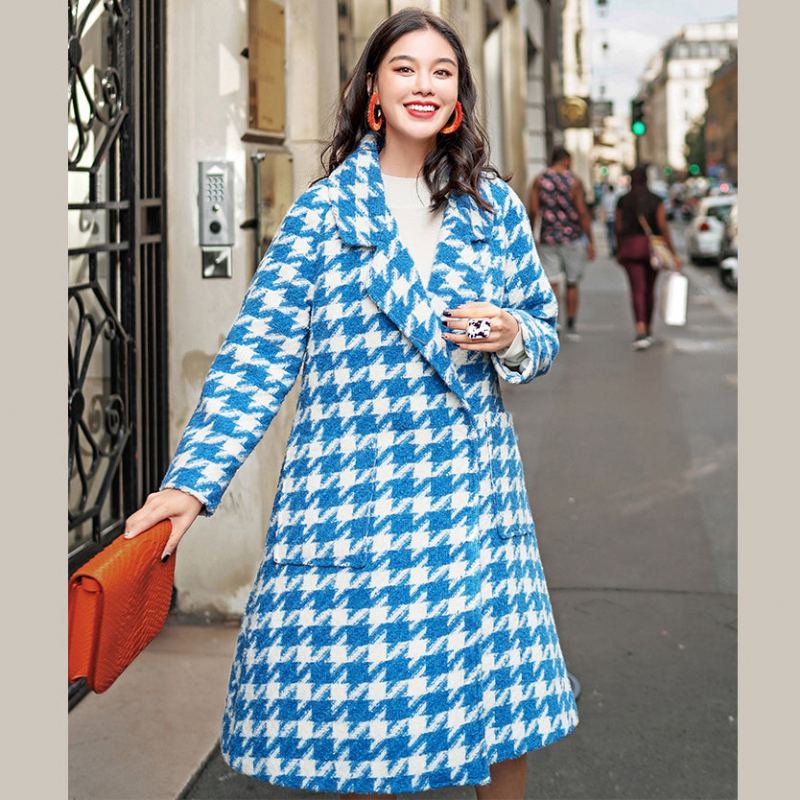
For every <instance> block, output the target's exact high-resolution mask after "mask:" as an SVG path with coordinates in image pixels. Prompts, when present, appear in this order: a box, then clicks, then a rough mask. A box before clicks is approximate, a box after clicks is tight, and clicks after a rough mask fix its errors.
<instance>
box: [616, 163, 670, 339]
mask: <svg viewBox="0 0 800 800" xmlns="http://www.w3.org/2000/svg"><path fill="white" fill-rule="evenodd" d="M642 218H643V219H644V221H645V223H646V224H647V225H648V226H649V227H650V230H651V232H652V233H654V234H659V235H661V236H663V237H664V239H665V240H666V242H667V244H668V246H669V249H670V250H671V251H672V253H673V255H674V256H675V268H676V269H679V268H680V266H681V262H680V259H679V258H678V254H677V253H676V252H675V245H674V244H673V241H672V236H671V235H670V231H669V226H668V225H667V215H666V212H665V210H664V203H663V202H662V201H661V198H660V197H659V196H658V195H656V194H653V192H651V191H650V190H649V189H648V188H647V171H646V170H645V168H644V167H635V168H634V169H633V170H632V171H631V190H630V191H629V192H628V193H627V194H626V195H623V196H622V197H620V199H619V202H618V203H617V211H616V217H615V224H616V233H617V243H618V245H617V261H619V263H620V264H622V266H623V267H625V271H626V272H627V273H628V281H629V282H630V286H631V299H632V301H633V316H634V319H635V320H636V338H635V339H634V341H633V348H634V350H646V349H647V348H648V347H650V346H651V345H652V344H653V342H654V341H655V340H654V339H653V334H652V322H653V307H654V304H655V285H656V275H657V273H656V271H655V270H654V269H653V268H652V267H651V266H650V247H649V244H648V241H647V234H646V233H645V228H644V226H643V225H642Z"/></svg>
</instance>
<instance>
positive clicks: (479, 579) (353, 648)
mask: <svg viewBox="0 0 800 800" xmlns="http://www.w3.org/2000/svg"><path fill="white" fill-rule="evenodd" d="M481 192H482V194H483V196H484V197H485V198H486V199H487V200H488V201H489V202H490V203H491V205H492V208H493V212H492V213H488V212H486V211H484V210H482V209H480V208H479V207H478V205H477V204H476V203H475V202H474V200H473V199H472V198H470V197H469V196H465V195H452V196H451V197H450V198H449V200H448V203H447V206H446V209H445V214H444V219H443V222H442V229H441V232H440V238H439V241H438V244H437V249H436V256H435V258H434V264H433V268H432V272H431V276H430V280H429V284H428V286H427V288H426V287H425V286H424V285H423V283H422V282H421V280H420V278H419V276H418V275H417V273H416V270H415V267H414V264H413V261H412V259H411V257H410V256H409V254H408V252H407V250H406V249H405V247H404V246H403V245H402V243H401V242H400V239H399V237H398V235H397V225H396V222H395V220H394V218H393V216H392V215H391V213H390V212H389V211H388V209H387V207H386V204H385V199H384V193H383V184H382V180H381V173H380V167H379V161H378V150H377V144H376V142H375V139H374V137H373V136H372V135H368V136H366V137H364V139H363V140H362V141H361V143H360V145H359V147H358V148H357V150H355V151H354V152H353V153H352V154H351V155H350V156H349V157H348V158H347V159H346V160H345V161H344V162H343V163H342V164H341V165H340V166H339V167H338V168H337V169H336V170H334V171H333V172H332V173H331V175H330V176H328V177H327V178H325V179H323V180H322V181H319V182H318V183H315V184H313V185H312V186H311V187H310V188H309V189H308V190H306V192H304V193H303V194H302V195H301V196H300V197H299V198H298V199H297V200H296V201H295V203H294V204H293V206H292V208H291V209H290V210H289V212H288V214H287V215H286V217H285V219H284V221H283V223H282V225H281V227H280V230H279V232H278V235H277V236H276V237H275V239H274V240H273V242H272V244H271V246H270V248H269V250H268V252H267V253H266V255H265V256H264V258H263V260H262V262H261V264H260V266H259V269H258V271H257V273H256V275H255V277H254V279H253V281H252V284H251V286H250V288H249V289H248V291H247V294H246V296H245V298H244V301H243V304H242V307H241V310H240V313H239V315H238V316H237V318H236V320H235V321H234V323H233V326H232V328H231V330H230V332H229V334H228V336H227V338H226V340H225V342H224V344H223V345H222V348H221V349H220V351H219V353H218V355H217V356H216V358H215V360H214V362H213V363H212V365H211V368H210V370H209V373H208V376H207V378H206V381H205V384H204V386H203V390H202V393H201V397H200V401H199V403H198V405H197V408H196V410H195V412H194V414H193V415H192V417H191V419H190V420H189V422H188V425H187V426H186V429H185V431H184V433H183V436H182V438H181V440H180V442H179V444H178V448H177V451H176V453H175V456H174V458H173V460H172V463H171V464H170V467H169V470H168V471H167V474H166V476H165V478H164V480H163V482H162V484H161V486H162V488H166V487H173V488H178V489H182V490H184V491H186V492H188V493H190V494H192V495H193V496H195V497H197V498H198V499H200V500H201V502H202V503H203V504H204V506H203V512H202V513H204V514H206V515H209V514H212V513H214V511H215V510H216V508H217V507H218V506H219V503H220V501H221V498H222V495H223V493H224V491H225V489H226V487H227V486H228V484H229V482H230V480H231V479H232V478H233V475H234V473H235V472H236V470H237V469H238V467H239V466H240V465H241V463H242V462H243V461H244V459H245V458H246V457H247V455H248V454H249V453H250V451H251V450H252V449H253V447H254V446H255V445H256V444H257V442H258V441H259V440H260V439H261V437H262V436H263V433H264V431H265V430H266V428H267V427H268V426H269V424H270V422H271V420H272V419H273V417H274V415H275V413H276V412H277V410H278V408H279V406H280V404H281V402H282V400H283V398H284V396H285V395H286V393H287V392H288V390H289V389H290V388H291V386H292V384H293V383H294V381H295V378H296V377H297V375H298V374H302V377H301V385H300V393H299V399H298V407H297V413H296V416H295V420H294V424H293V427H292V431H291V433H290V436H289V442H288V446H287V450H286V456H285V459H284V462H283V466H282V470H281V476H280V479H279V483H278V489H277V494H276V497H275V502H274V505H273V512H272V517H271V520H270V525H269V529H268V531H267V536H266V542H265V551H264V558H263V560H262V562H261V565H260V567H259V569H258V572H257V575H256V578H255V581H254V584H253V587H252V590H251V592H250V595H249V598H248V601H247V606H246V609H245V613H244V617H243V620H242V627H241V631H240V633H239V637H238V640H237V644H236V652H235V657H234V662H233V665H232V668H231V673H230V681H229V686H228V695H227V701H226V705H225V711H224V716H223V721H222V736H221V749H222V753H223V756H224V758H225V760H226V761H227V763H228V764H229V765H230V766H231V767H232V768H233V769H235V770H237V771H239V772H242V773H244V774H246V775H252V776H255V777H257V778H260V779H263V780H266V781H269V782H270V783H274V784H277V785H281V786H286V787H294V788H304V789H309V790H315V791H321V792H334V791H336V792H359V793H366V792H378V793H404V792H419V791H423V790H427V789H433V788H436V787H440V786H454V785H465V784H472V785H475V784H485V783H488V782H489V780H490V775H489V765H490V764H492V763H494V762H497V761H501V760H505V759H507V758H512V757H515V756H518V755H520V754H522V753H525V752H527V751H530V750H534V749H537V748H541V747H544V746H546V745H548V744H550V743H552V742H554V741H556V740H558V739H560V738H562V737H564V736H566V735H567V734H569V733H570V732H571V731H572V730H573V729H574V728H575V726H576V725H577V723H578V715H577V710H576V705H575V700H574V696H573V693H572V690H571V687H570V683H569V680H568V677H567V671H566V667H565V664H564V659H563V654H562V651H561V648H560V645H559V640H558V636H557V633H556V628H555V623H554V620H553V612H552V607H551V604H550V600H549V596H548V591H547V586H546V582H545V577H544V574H543V572H542V565H541V560H540V558H539V550H538V544H537V538H536V531H535V526H534V521H533V518H532V516H531V509H530V506H529V503H528V498H527V493H526V488H525V480H524V473H523V467H522V462H521V459H520V453H519V448H518V446H517V439H516V435H515V432H514V428H513V424H512V420H511V417H510V415H509V413H508V412H507V411H506V410H505V408H504V407H503V402H502V398H501V395H500V386H499V381H500V380H506V381H509V382H512V383H525V382H529V381H531V380H532V379H533V378H534V377H536V376H537V375H542V374H544V373H545V372H547V371H548V369H549V368H550V366H551V364H552V362H553V359H554V358H555V356H556V354H557V351H558V340H557V337H556V332H555V318H556V312H557V308H556V303H555V299H554V296H553V294H552V292H551V290H550V288H549V284H548V282H547V280H546V278H545V277H544V275H543V273H542V269H541V266H540V264H539V261H538V258H537V255H536V250H535V247H534V244H533V239H532V236H531V230H530V224H529V221H528V216H527V213H526V211H525V208H524V206H523V204H522V203H521V201H520V200H519V198H518V197H517V196H516V195H515V194H514V192H513V191H511V189H510V188H509V187H508V185H507V184H506V183H504V182H503V181H501V180H499V179H496V178H488V177H486V178H483V179H482V184H481ZM480 299H482V300H488V301H489V302H491V303H494V304H495V305H498V306H501V307H504V308H506V309H507V310H508V311H509V312H510V313H511V314H513V315H514V316H515V317H516V319H517V320H518V321H519V323H520V326H521V329H522V333H523V340H524V344H525V349H526V360H525V362H524V363H523V364H522V365H521V367H520V368H519V371H514V370H511V369H509V368H507V367H506V366H505V365H504V364H503V362H502V361H501V360H500V359H498V358H497V357H496V356H495V355H494V354H491V355H490V354H487V353H481V352H477V351H475V352H471V351H466V350H462V349H460V348H458V347H456V346H455V345H453V344H452V343H450V342H447V341H446V340H445V339H443V338H442V337H441V330H442V326H441V323H440V322H439V318H440V316H441V313H442V312H443V311H444V309H446V308H448V307H455V306H457V305H459V304H461V303H464V302H466V301H468V300H480ZM301 367H302V371H301Z"/></svg>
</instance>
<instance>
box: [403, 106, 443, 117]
mask: <svg viewBox="0 0 800 800" xmlns="http://www.w3.org/2000/svg"><path fill="white" fill-rule="evenodd" d="M412 105H415V106H418V108H412V107H411V106H412ZM426 105H428V104H427V103H413V104H411V103H409V104H408V105H406V106H404V108H405V110H406V111H408V113H409V114H410V115H411V116H412V117H416V118H417V119H430V118H431V117H432V116H433V115H434V114H435V113H436V112H437V111H438V110H439V107H438V106H429V107H430V108H431V109H432V110H431V111H422V110H420V108H422V107H424V106H426Z"/></svg>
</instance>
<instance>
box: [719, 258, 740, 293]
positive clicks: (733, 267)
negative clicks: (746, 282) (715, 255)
mask: <svg viewBox="0 0 800 800" xmlns="http://www.w3.org/2000/svg"><path fill="white" fill-rule="evenodd" d="M719 279H720V280H721V281H722V285H723V286H724V287H725V288H726V289H730V290H731V291H733V292H736V291H738V290H739V257H738V256H728V257H727V258H723V259H722V261H720V263H719Z"/></svg>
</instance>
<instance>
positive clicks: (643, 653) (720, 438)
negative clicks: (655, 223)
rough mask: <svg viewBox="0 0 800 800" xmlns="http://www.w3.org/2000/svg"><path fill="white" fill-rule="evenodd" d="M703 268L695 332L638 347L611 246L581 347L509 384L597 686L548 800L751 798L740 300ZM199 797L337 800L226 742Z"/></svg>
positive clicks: (561, 584) (573, 646)
mask: <svg viewBox="0 0 800 800" xmlns="http://www.w3.org/2000/svg"><path fill="white" fill-rule="evenodd" d="M678 233H680V231H678ZM600 236H601V234H600V235H599V237H600ZM598 249H599V250H600V251H601V253H602V252H604V248H603V246H602V244H601V245H600V247H599V248H598ZM687 273H688V274H689V277H690V280H691V289H690V311H689V323H688V325H687V326H686V327H685V328H681V329H664V328H663V327H662V328H661V330H658V329H657V330H656V334H657V336H658V337H659V339H660V341H659V343H658V344H657V345H656V346H654V347H653V348H652V349H651V350H649V351H645V352H634V351H633V350H631V348H630V341H631V339H632V338H633V325H632V320H631V313H630V310H629V301H628V295H627V285H626V283H625V276H624V273H623V271H622V270H621V268H620V267H618V266H617V265H616V264H615V263H613V262H612V261H610V260H609V259H608V258H605V257H603V256H601V257H600V258H598V260H597V261H596V262H594V263H593V264H592V266H591V267H590V271H589V273H588V274H587V277H586V279H585V281H584V284H583V295H582V307H581V310H580V315H579V329H580V331H581V333H582V339H581V341H580V342H568V341H565V342H564V343H563V345H562V351H561V355H560V357H559V360H558V362H557V364H556V365H555V367H554V368H553V370H552V371H551V373H550V374H549V375H547V376H545V377H544V378H541V379H537V380H536V381H534V383H533V384H531V385H528V386H524V387H508V390H507V391H506V392H505V396H506V401H507V405H508V408H509V409H510V411H511V412H512V414H513V417H514V424H515V428H516V430H517V434H518V436H519V439H520V447H521V451H522V455H523V460H524V462H525V467H526V476H527V484H528V491H529V494H530V497H531V502H532V505H533V508H534V514H535V516H536V520H537V530H538V536H539V543H540V548H541V553H542V559H543V563H544V568H545V573H546V575H547V579H548V584H549V586H550V591H551V597H552V601H553V607H554V611H555V615H556V621H557V625H558V628H559V633H560V637H561V642H562V647H563V649H564V654H565V657H566V659H567V664H568V666H569V669H570V671H571V672H572V673H573V674H574V675H576V676H577V678H578V679H579V680H580V682H581V685H582V695H581V697H580V700H579V703H578V707H579V713H580V717H581V722H580V725H579V726H578V729H577V730H576V732H575V733H574V734H573V735H572V736H569V737H567V738H566V739H563V740H561V741H560V742H557V743H556V744H554V745H552V746H550V747H548V748H545V749H544V750H541V751H538V752H535V753H532V754H530V755H529V758H528V768H529V778H528V791H527V796H528V797H529V798H531V800H533V799H534V798H536V799H537V800H538V799H539V798H541V799H542V800H544V799H545V798H547V799H549V798H553V800H555V799H556V798H558V799H559V800H605V799H606V798H626V799H628V798H629V799H630V800H634V799H635V800H645V798H647V799H649V798H664V799H665V800H690V799H692V800H693V799H694V798H698V799H699V798H703V800H709V799H710V798H735V797H736V688H737V687H736V681H737V676H736V624H737V616H736V611H737V604H736V594H735V593H736V575H737V573H736V296H735V295H733V294H730V293H728V292H726V291H725V290H724V289H723V288H722V287H721V286H720V285H719V281H718V279H717V276H716V271H715V270H714V269H713V268H694V267H687ZM185 796H186V797H188V798H197V799H198V800H199V799H200V798H286V799H287V800H288V799H289V798H292V799H293V800H301V799H302V800H306V799H307V800H320V798H321V799H322V800H327V799H328V798H330V800H335V797H336V796H335V795H320V794H313V793H307V792H300V791H290V790H284V789H279V788H277V787H273V786H270V785H268V784H264V783H262V782H260V781H256V780H253V779H249V778H244V777H242V776H240V775H237V774H235V773H232V772H231V771H230V770H229V769H228V768H227V766H226V765H225V764H224V762H223V761H222V759H221V757H220V756H219V753H218V751H217V752H215V753H214V754H213V755H212V758H211V759H210V761H209V763H208V765H207V767H206V768H205V769H204V770H203V771H202V773H201V774H200V776H199V778H198V780H197V781H196V782H195V783H194V785H193V786H192V787H190V789H189V790H188V791H187V793H186V795H185ZM407 797H409V798H418V799H419V800H422V798H426V800H473V798H474V790H472V789H471V788H469V787H462V788H457V789H448V790H439V791H433V792H426V793H422V794H419V795H407Z"/></svg>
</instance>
